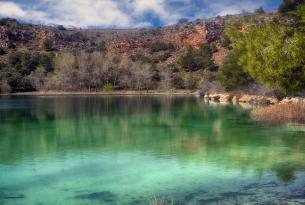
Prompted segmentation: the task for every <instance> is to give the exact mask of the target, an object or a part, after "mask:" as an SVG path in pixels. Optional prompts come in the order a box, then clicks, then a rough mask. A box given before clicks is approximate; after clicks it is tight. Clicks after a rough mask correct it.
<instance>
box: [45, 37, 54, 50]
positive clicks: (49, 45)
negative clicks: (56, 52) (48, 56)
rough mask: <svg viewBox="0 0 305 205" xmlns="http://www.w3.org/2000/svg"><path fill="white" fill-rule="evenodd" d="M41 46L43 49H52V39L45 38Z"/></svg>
mask: <svg viewBox="0 0 305 205" xmlns="http://www.w3.org/2000/svg"><path fill="white" fill-rule="evenodd" d="M43 48H44V49H45V51H52V50H53V49H54V48H53V41H52V40H51V39H45V41H44V42H43Z"/></svg>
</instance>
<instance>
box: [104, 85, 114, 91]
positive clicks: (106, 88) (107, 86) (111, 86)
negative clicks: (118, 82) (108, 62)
mask: <svg viewBox="0 0 305 205" xmlns="http://www.w3.org/2000/svg"><path fill="white" fill-rule="evenodd" d="M114 88H115V87H114V86H113V84H111V83H106V84H105V85H104V86H103V90H105V91H111V90H114Z"/></svg>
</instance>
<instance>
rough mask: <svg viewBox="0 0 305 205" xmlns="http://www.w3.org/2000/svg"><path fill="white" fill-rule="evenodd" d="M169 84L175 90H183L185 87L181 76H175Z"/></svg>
mask: <svg viewBox="0 0 305 205" xmlns="http://www.w3.org/2000/svg"><path fill="white" fill-rule="evenodd" d="M171 84H172V86H173V87H174V88H175V89H184V88H185V85H184V80H183V78H182V77H181V76H179V75H175V76H174V77H173V78H172V80H171Z"/></svg>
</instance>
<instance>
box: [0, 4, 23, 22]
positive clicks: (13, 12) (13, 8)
mask: <svg viewBox="0 0 305 205" xmlns="http://www.w3.org/2000/svg"><path fill="white" fill-rule="evenodd" d="M25 15H26V12H24V11H23V9H22V8H21V7H20V6H19V5H17V4H15V3H13V2H9V1H1V2H0V16H5V17H17V18H21V17H24V16H25Z"/></svg>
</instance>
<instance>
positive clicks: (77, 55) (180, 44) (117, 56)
mask: <svg viewBox="0 0 305 205" xmlns="http://www.w3.org/2000/svg"><path fill="white" fill-rule="evenodd" d="M273 17H274V14H273V13H252V14H251V13H249V14H240V15H234V16H226V17H215V18H211V19H198V20H196V21H191V22H188V21H185V22H180V23H178V24H175V25H170V26H165V27H160V28H135V29H77V28H64V27H63V26H45V25H31V24H26V23H21V22H18V21H17V20H14V19H2V20H1V21H0V49H1V50H2V52H1V55H0V68H1V69H0V71H1V72H0V87H2V89H1V90H2V92H7V91H13V92H20V91H22V92H23V91H33V90H41V89H48V90H49V89H52V90H54V89H55V90H78V91H79V90H88V89H89V90H91V89H94V90H98V89H104V88H105V89H131V90H143V89H145V90H146V89H163V90H169V89H198V88H199V87H204V86H207V87H209V88H210V87H213V88H214V87H215V89H216V90H224V88H223V87H222V86H220V84H219V82H218V81H216V75H217V71H218V70H219V67H221V66H222V64H223V62H224V59H225V57H226V56H227V55H228V53H229V50H230V49H232V48H231V43H230V40H229V39H228V37H227V35H226V34H225V29H226V28H227V26H228V24H229V22H231V21H233V20H237V21H240V22H241V21H244V20H245V19H256V20H258V21H259V20H261V21H264V20H266V19H272V18H273ZM241 32H242V30H241ZM1 62H2V63H1ZM205 82H206V83H207V84H208V85H203V84H204V83H205ZM209 82H212V84H211V85H210V83H209ZM255 86H257V85H255Z"/></svg>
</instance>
